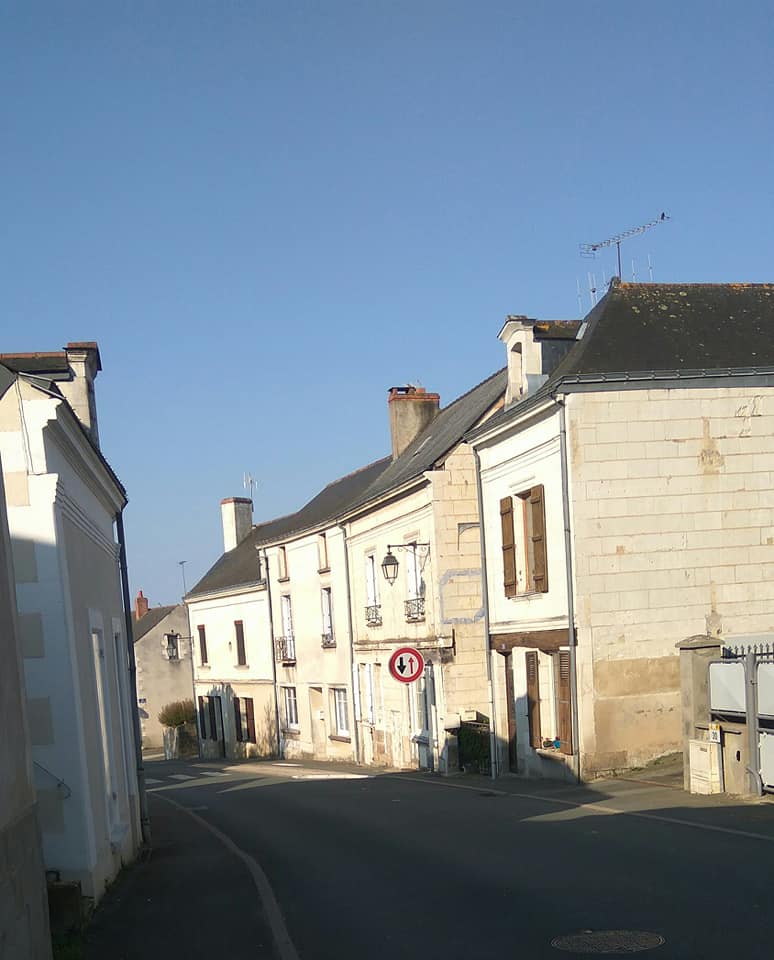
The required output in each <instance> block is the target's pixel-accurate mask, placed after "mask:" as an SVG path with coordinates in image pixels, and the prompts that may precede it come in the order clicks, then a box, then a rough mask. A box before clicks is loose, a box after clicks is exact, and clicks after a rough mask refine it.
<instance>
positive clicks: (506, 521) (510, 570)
mask: <svg viewBox="0 0 774 960" xmlns="http://www.w3.org/2000/svg"><path fill="white" fill-rule="evenodd" d="M500 527H501V530H502V548H503V587H504V588H505V596H506V597H515V596H516V594H517V592H518V584H517V581H516V543H515V538H514V535H513V499H512V498H511V497H503V499H502V500H501V501H500Z"/></svg>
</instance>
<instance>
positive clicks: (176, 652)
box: [164, 633, 180, 660]
mask: <svg viewBox="0 0 774 960" xmlns="http://www.w3.org/2000/svg"><path fill="white" fill-rule="evenodd" d="M179 641H180V634H178V633H167V634H165V635H164V646H165V648H166V654H167V660H179V659H180V645H179Z"/></svg>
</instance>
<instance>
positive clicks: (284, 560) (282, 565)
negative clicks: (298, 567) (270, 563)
mask: <svg viewBox="0 0 774 960" xmlns="http://www.w3.org/2000/svg"><path fill="white" fill-rule="evenodd" d="M277 559H278V562H279V577H278V578H277V579H278V580H288V579H289V578H290V574H289V573H288V552H287V550H286V549H285V547H280V548H279V550H278V551H277Z"/></svg>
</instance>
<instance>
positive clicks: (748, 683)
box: [744, 650, 763, 797]
mask: <svg viewBox="0 0 774 960" xmlns="http://www.w3.org/2000/svg"><path fill="white" fill-rule="evenodd" d="M744 686H745V711H746V718H747V746H748V752H749V755H750V762H749V765H748V767H747V778H748V783H749V786H750V793H751V794H752V795H753V796H756V797H760V796H762V795H763V784H762V782H761V773H760V770H761V762H760V744H759V737H758V658H757V656H756V655H755V651H754V650H747V651H746V652H745V655H744Z"/></svg>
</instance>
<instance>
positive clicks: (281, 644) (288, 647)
mask: <svg viewBox="0 0 774 960" xmlns="http://www.w3.org/2000/svg"><path fill="white" fill-rule="evenodd" d="M274 659H275V660H276V661H277V662H278V663H284V664H293V663H295V662H296V641H295V638H294V637H275V638H274Z"/></svg>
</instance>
